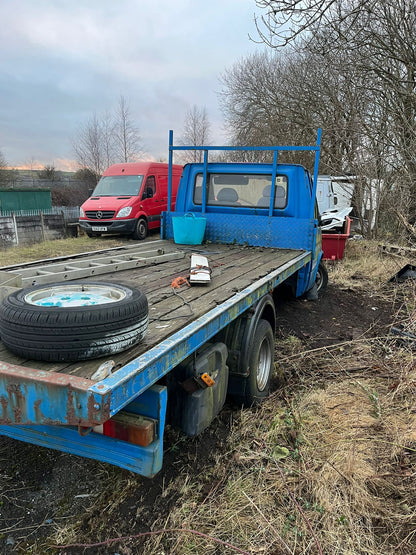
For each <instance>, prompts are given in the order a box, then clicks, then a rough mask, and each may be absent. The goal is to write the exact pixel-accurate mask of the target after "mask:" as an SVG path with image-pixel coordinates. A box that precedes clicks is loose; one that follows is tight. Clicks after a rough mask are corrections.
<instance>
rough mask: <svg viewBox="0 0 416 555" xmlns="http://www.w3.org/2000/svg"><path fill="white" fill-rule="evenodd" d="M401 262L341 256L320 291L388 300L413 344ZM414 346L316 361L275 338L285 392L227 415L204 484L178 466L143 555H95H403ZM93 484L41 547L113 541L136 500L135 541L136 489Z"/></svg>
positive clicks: (325, 354) (372, 340)
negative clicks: (88, 500) (399, 275)
mask: <svg viewBox="0 0 416 555" xmlns="http://www.w3.org/2000/svg"><path fill="white" fill-rule="evenodd" d="M406 262H407V260H405V259H398V258H396V257H385V256H383V257H382V256H380V255H379V254H378V252H377V248H376V247H375V246H374V245H372V244H371V243H366V242H356V243H351V244H350V245H349V246H348V252H347V255H346V258H345V260H344V261H342V262H341V263H338V264H336V265H335V266H334V267H333V268H331V269H330V278H331V281H333V282H335V283H338V284H339V285H340V286H342V287H347V288H353V289H357V288H364V289H366V290H367V291H372V292H373V293H372V294H374V295H375V296H382V297H383V298H385V299H388V300H389V301H390V302H391V303H392V305H393V306H394V307H395V308H394V310H395V312H396V316H395V321H396V323H397V325H400V326H402V328H403V329H404V330H407V331H410V332H412V333H416V329H415V326H416V324H415V322H416V295H415V291H414V284H409V283H406V284H403V285H401V286H397V287H394V288H392V287H386V281H387V280H388V279H389V278H390V277H391V276H392V275H394V274H395V273H396V272H397V271H398V270H399V269H400V268H401V267H402V266H403V265H404V264H405V263H406ZM411 347H412V344H411V343H406V341H405V340H404V339H403V340H401V339H400V338H397V337H394V336H384V337H372V336H371V334H370V335H367V334H365V333H364V334H363V335H362V336H360V337H358V338H356V339H353V340H351V341H345V342H343V343H342V344H337V345H331V346H326V347H322V348H308V347H307V345H306V346H305V345H304V344H303V343H302V341H301V340H300V339H298V338H296V337H293V336H289V337H285V338H282V339H281V340H279V342H278V345H277V350H278V351H279V359H278V362H277V364H276V373H277V374H280V375H284V376H285V382H284V385H283V387H282V388H281V389H279V390H278V391H276V392H275V393H274V394H273V395H272V396H271V397H270V398H269V399H268V400H267V401H266V402H265V403H264V404H263V405H262V406H261V407H260V408H259V409H253V410H243V411H240V412H238V413H234V422H233V424H232V426H231V430H230V433H229V436H228V438H227V440H226V442H225V444H224V448H223V450H222V451H216V452H215V456H214V458H213V460H212V461H210V462H207V463H206V464H205V466H203V465H202V467H203V471H202V472H198V471H196V470H195V469H192V464H189V465H187V466H186V467H185V466H184V467H183V468H182V469H180V468H179V469H178V470H177V471H176V475H174V476H173V477H172V478H171V479H170V480H169V481H167V483H166V484H163V489H162V493H161V495H160V496H159V497H160V498H159V501H158V503H159V504H158V507H161V506H163V504H166V506H169V507H170V510H165V511H162V512H161V513H160V514H159V515H158V514H157V509H155V511H154V513H153V523H152V525H151V529H152V530H153V531H160V530H166V533H163V534H160V535H155V536H152V537H149V538H146V540H143V539H141V540H140V542H139V543H140V547H138V541H137V540H135V541H132V542H127V541H125V542H123V543H122V544H120V545H117V549H116V546H115V545H113V544H111V546H107V548H105V550H104V551H100V553H113V552H117V553H120V554H123V555H128V554H131V553H139V552H140V553H141V554H143V555H168V554H169V555H200V554H202V553H204V555H220V554H224V555H225V554H227V555H228V554H231V553H234V552H238V551H236V550H235V549H234V548H233V546H234V547H235V548H237V549H239V550H240V551H239V552H240V553H245V554H251V555H255V554H262V555H281V554H286V553H287V554H292V555H301V554H304V555H309V554H318V553H321V554H325V555H327V554H331V555H389V554H392V553H395V554H397V555H409V554H410V553H414V552H415V548H414V546H415V545H416V537H415V536H416V485H415V475H416V474H415V472H416V471H415V466H416V404H415V398H416V397H415V394H416V358H415V351H414V350H412V348H411ZM202 463H203V461H202ZM200 464H201V463H200ZM99 468H101V467H99ZM102 472H103V473H104V472H105V471H104V470H102ZM128 476H130V477H128ZM99 479H100V480H103V481H104V483H105V484H107V486H105V487H104V488H103V489H102V491H101V493H100V496H99V498H98V499H97V500H96V502H95V503H94V504H93V505H92V506H91V507H90V508H89V509H88V510H87V512H86V513H85V515H83V516H82V517H80V518H79V520H78V521H74V522H73V523H72V525H68V526H67V527H66V528H64V527H62V526H57V527H56V530H55V533H54V535H53V536H52V537H49V538H48V542H47V543H48V544H49V545H50V544H55V545H56V544H64V543H65V544H67V543H71V542H74V541H75V540H77V541H78V542H79V541H82V539H83V538H84V539H85V538H97V537H104V538H111V537H117V535H118V533H117V530H118V527H117V519H119V522H120V519H121V518H125V517H122V516H120V515H121V514H122V513H121V508H122V506H123V504H125V503H126V502H127V500H129V503H131V499H132V498H133V497H135V498H139V502H138V505H137V506H136V510H134V511H133V512H132V513H131V514H130V516H129V518H130V519H131V529H133V528H134V526H136V528H135V529H136V530H137V523H140V522H141V521H142V519H143V518H144V516H145V515H144V511H143V510H142V509H141V506H140V495H142V491H141V484H142V482H141V481H140V479H139V478H137V477H131V475H128V473H127V474H126V473H120V472H117V471H116V470H115V471H111V472H110V474H109V475H104V474H103V475H101V476H99ZM148 518H149V515H147V519H148ZM123 523H124V524H125V522H124V521H123ZM127 524H129V523H127ZM172 529H175V530H176V531H175V532H167V530H172ZM178 529H179V530H181V529H182V530H183V531H182V532H181V531H179V532H178ZM192 530H194V531H197V532H198V533H199V534H205V535H196V534H195V533H193V532H192ZM216 540H221V541H222V542H226V543H227V544H228V545H224V544H220V543H218V541H216ZM85 541H87V540H85ZM135 542H136V543H135ZM113 547H114V549H113ZM39 552H40V551H39ZM86 552H87V553H88V552H90V551H88V550H87V551H86ZM97 553H98V552H97Z"/></svg>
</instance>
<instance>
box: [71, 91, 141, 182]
mask: <svg viewBox="0 0 416 555" xmlns="http://www.w3.org/2000/svg"><path fill="white" fill-rule="evenodd" d="M73 149H74V152H75V157H76V160H77V162H78V164H79V166H80V167H81V168H84V169H87V170H89V171H90V172H92V173H93V174H94V175H95V176H96V178H97V180H98V179H99V178H100V176H101V175H102V173H103V171H104V170H105V169H106V168H107V167H108V166H110V165H111V164H115V163H117V162H131V161H133V160H134V159H136V158H137V156H138V155H139V152H140V137H139V134H138V128H137V127H136V126H135V125H134V124H133V122H132V118H131V115H130V109H129V107H128V105H127V103H126V101H125V99H124V97H123V96H121V97H120V102H119V105H118V108H117V110H116V113H115V115H112V114H111V112H106V113H104V114H103V115H97V114H96V113H94V114H93V116H92V117H91V118H90V119H89V120H88V121H87V123H86V124H85V125H84V126H82V127H81V128H80V130H79V131H78V134H77V136H76V137H75V139H74V140H73Z"/></svg>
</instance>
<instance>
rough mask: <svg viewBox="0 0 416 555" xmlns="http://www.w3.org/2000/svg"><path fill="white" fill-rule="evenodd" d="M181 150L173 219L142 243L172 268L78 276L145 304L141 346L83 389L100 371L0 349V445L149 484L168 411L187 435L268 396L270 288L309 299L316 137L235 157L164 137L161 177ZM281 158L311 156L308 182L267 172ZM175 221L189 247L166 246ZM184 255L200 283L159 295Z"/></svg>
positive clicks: (317, 252) (300, 174) (315, 228)
mask: <svg viewBox="0 0 416 555" xmlns="http://www.w3.org/2000/svg"><path fill="white" fill-rule="evenodd" d="M185 149H193V150H195V149H196V150H198V149H199V150H202V151H203V153H204V161H203V163H201V164H188V165H186V166H185V168H184V171H183V175H182V179H181V183H180V186H179V190H178V195H177V199H176V206H175V211H174V212H173V211H170V210H168V211H167V212H165V213H164V214H163V218H162V230H161V240H160V241H155V244H156V247H157V249H158V252H163V253H177V254H178V253H179V254H178V256H177V257H176V258H175V257H173V259H172V260H169V261H166V262H162V263H160V264H157V265H155V264H154V263H151V264H149V265H147V266H146V265H144V266H142V267H137V268H133V269H130V270H124V271H118V272H114V273H109V274H107V275H105V276H99V277H97V276H94V277H91V279H94V281H97V279H98V280H100V279H101V280H105V281H106V282H108V281H110V282H117V283H123V284H127V285H132V286H134V287H138V288H139V289H140V290H141V291H143V292H144V293H145V294H146V296H147V300H148V303H149V325H148V329H147V333H146V336H145V337H144V339H143V340H142V341H141V342H140V343H139V344H137V345H135V346H134V347H132V348H130V349H128V350H126V351H124V352H121V353H118V354H116V355H114V356H112V357H111V358H112V359H113V362H114V369H113V372H112V373H111V374H110V375H109V376H108V377H105V378H104V379H101V380H99V381H94V380H92V379H91V377H92V376H93V374H94V373H95V372H96V370H97V367H99V365H100V364H101V363H102V362H105V360H107V359H93V360H88V361H78V362H71V363H68V362H66V363H62V362H60V363H52V362H41V361H34V360H27V359H25V358H24V357H19V356H16V355H14V354H12V353H11V352H10V351H9V350H8V349H7V348H6V347H5V346H4V345H3V344H1V345H0V434H1V435H4V436H8V437H10V438H14V439H17V440H21V441H25V442H29V443H32V444H36V445H41V446H44V447H48V448H53V449H58V450H61V451H64V452H68V453H73V454H76V455H80V456H85V457H88V458H93V459H97V460H100V461H105V462H108V463H111V464H114V465H117V466H120V467H123V468H126V469H129V470H131V471H133V472H136V473H138V474H141V475H144V476H147V477H152V476H154V475H155V474H156V473H157V472H158V471H159V470H160V468H161V465H162V458H163V432H164V427H165V421H166V414H167V408H168V414H169V419H170V421H172V423H173V424H174V425H177V426H179V427H181V428H182V429H183V430H184V431H185V433H187V434H189V435H195V434H197V433H199V432H200V431H201V430H203V429H204V428H205V427H207V426H208V425H209V423H210V421H212V419H213V418H215V416H216V415H217V414H218V412H219V411H220V410H221V408H222V405H223V403H224V401H225V397H226V394H227V393H228V394H230V395H232V396H234V398H236V399H237V400H238V401H239V402H240V403H242V404H246V405H250V404H252V403H259V402H261V401H262V399H263V398H264V397H265V396H267V394H268V391H269V385H270V378H271V374H272V371H273V359H274V344H273V337H274V330H275V326H276V310H275V293H276V291H277V289H278V288H279V287H280V286H281V285H282V284H286V285H288V286H290V287H291V289H292V291H293V293H294V294H295V296H297V297H300V296H302V295H305V294H307V293H308V291H313V290H314V288H316V283H315V281H316V276H317V272H318V266H319V263H320V260H321V257H322V249H321V233H320V229H319V225H318V216H317V211H316V202H315V196H316V183H317V176H318V163H319V149H320V131H318V138H317V143H316V145H315V146H305V147H302V146H296V147H290V146H282V147H246V148H243V147H206V146H204V147H193V146H192V147H184V146H174V145H173V133H172V132H170V139H169V163H170V165H172V162H173V154H174V152H175V151H178V150H179V151H180V150H185ZM212 150H220V151H229V150H230V151H231V150H247V151H256V150H260V151H268V152H271V153H272V154H273V163H260V164H254V163H211V162H209V160H208V156H209V152H211V151H212ZM281 151H311V152H312V153H314V157H315V164H314V172H313V177H312V176H311V175H310V173H309V172H308V171H307V170H306V169H305V168H304V167H303V166H301V165H296V164H278V162H277V159H278V153H279V152H281ZM170 191H171V188H170V187H169V195H168V207H169V209H170V208H171V194H170ZM188 213H192V214H193V215H194V216H196V217H203V218H205V219H206V229H205V236H204V243H203V244H202V245H196V246H191V245H178V244H175V243H174V241H173V239H174V230H173V225H172V224H173V220H172V218H174V217H182V216H185V215H186V214H188ZM150 244H151V243H146V248H148V247H149V245H150ZM194 252H196V253H199V254H202V255H203V256H205V257H206V258H207V259H208V261H209V266H210V270H211V279H210V282H209V283H208V284H206V285H203V286H201V285H200V286H192V287H187V286H184V287H182V288H181V289H180V296H178V295H177V294H176V295H175V294H173V290H172V288H171V284H172V282H173V281H174V280H175V279H176V278H178V277H179V276H186V275H187V274H189V268H190V255H191V253H194ZM109 257H110V258H111V254H110V255H109ZM74 258H75V257H74ZM46 273H47V272H46ZM43 274H45V272H44V271H43ZM187 311H188V312H187ZM107 358H108V357H107ZM168 401H169V403H168ZM103 432H104V433H103Z"/></svg>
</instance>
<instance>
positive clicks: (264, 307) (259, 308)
mask: <svg viewBox="0 0 416 555" xmlns="http://www.w3.org/2000/svg"><path fill="white" fill-rule="evenodd" d="M250 310H251V311H252V315H251V318H250V320H249V323H248V326H247V328H246V330H245V333H244V337H243V341H242V346H243V347H242V360H243V361H247V360H248V359H247V357H248V353H249V352H250V350H251V346H252V341H253V337H254V334H255V331H256V328H257V325H258V323H259V320H266V321H267V322H269V324H270V325H271V327H272V330H273V334H274V332H275V331H276V307H275V304H274V301H273V297H272V295H271V294H267V295H265V296H264V297H262V298H261V299H260V300H259V301H257V303H256V304H255V305H254V306H253V307H252V308H251V309H250ZM246 364H247V362H246ZM246 372H247V369H246V370H245V373H246Z"/></svg>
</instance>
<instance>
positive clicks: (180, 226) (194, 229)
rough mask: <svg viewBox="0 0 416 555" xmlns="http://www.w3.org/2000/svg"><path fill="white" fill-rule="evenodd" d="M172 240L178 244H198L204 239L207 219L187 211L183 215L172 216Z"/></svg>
mask: <svg viewBox="0 0 416 555" xmlns="http://www.w3.org/2000/svg"><path fill="white" fill-rule="evenodd" d="M172 225H173V240H174V241H175V243H178V244H179V245H200V244H201V243H202V241H203V239H204V233H205V227H206V225H207V219H206V218H201V217H196V216H195V214H193V213H192V212H189V213H188V214H185V216H172Z"/></svg>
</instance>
